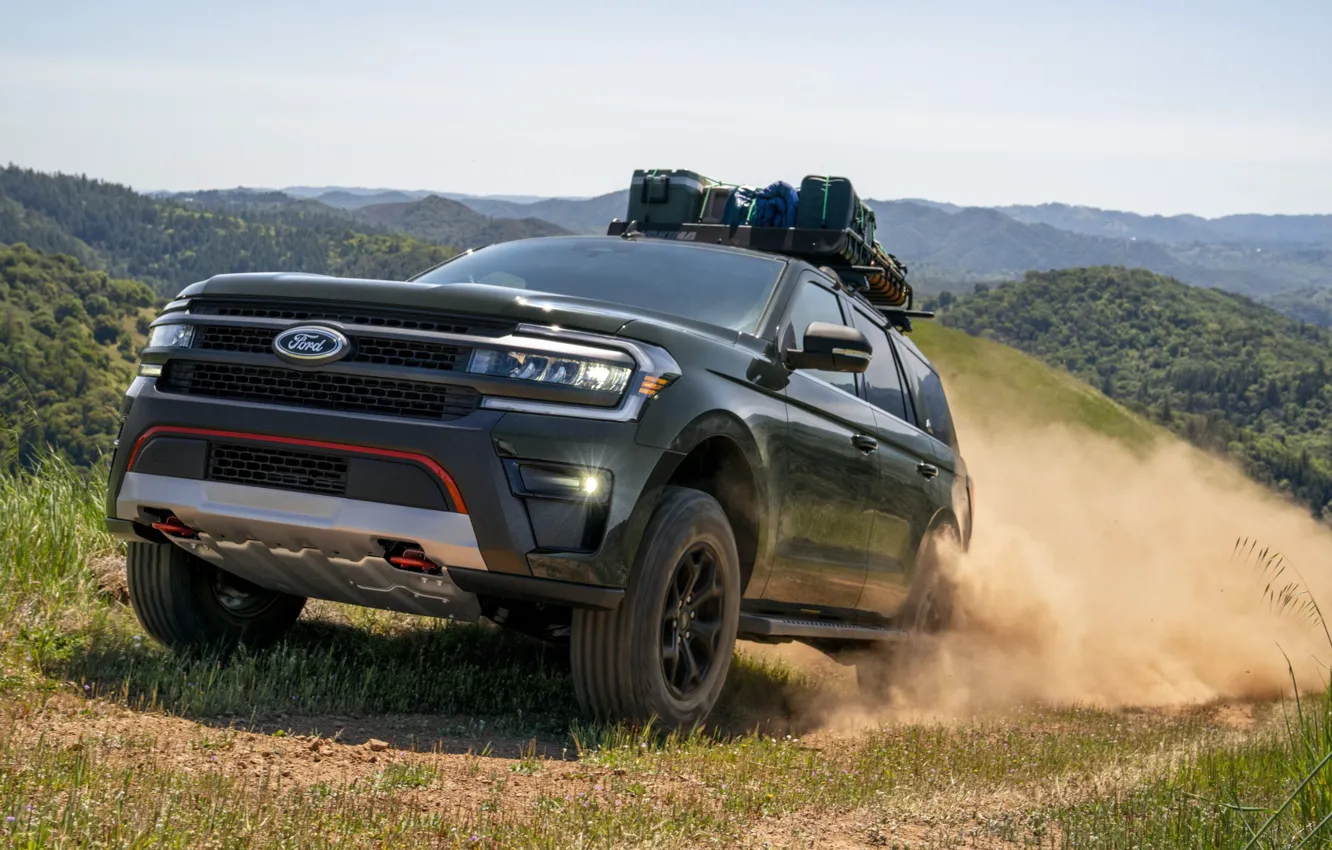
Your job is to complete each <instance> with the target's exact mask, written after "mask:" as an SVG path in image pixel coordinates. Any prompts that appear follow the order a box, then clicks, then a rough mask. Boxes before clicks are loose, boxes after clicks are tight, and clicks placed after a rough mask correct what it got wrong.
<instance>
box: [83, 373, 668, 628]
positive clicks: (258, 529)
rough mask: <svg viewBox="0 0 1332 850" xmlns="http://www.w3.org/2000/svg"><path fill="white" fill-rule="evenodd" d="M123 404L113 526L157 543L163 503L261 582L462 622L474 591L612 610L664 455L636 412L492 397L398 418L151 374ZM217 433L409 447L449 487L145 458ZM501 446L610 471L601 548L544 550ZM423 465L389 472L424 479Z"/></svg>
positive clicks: (405, 452) (510, 453)
mask: <svg viewBox="0 0 1332 850" xmlns="http://www.w3.org/2000/svg"><path fill="white" fill-rule="evenodd" d="M125 412H126V419H125V424H124V427H123V428H122V432H121V438H120V442H119V446H118V449H117V452H116V456H115V459H114V461H113V464H112V469H111V474H110V478H109V481H108V493H107V505H106V508H107V517H108V527H109V528H111V529H112V530H113V531H114V532H116V533H117V534H119V535H120V536H122V537H125V538H127V539H143V538H145V537H146V538H147V539H154V540H159V541H160V540H162V539H163V537H162V536H161V535H159V534H157V533H155V532H153V531H151V530H149V527H150V525H151V523H152V521H153V519H154V517H160V516H161V514H162V513H163V512H167V513H170V514H173V515H174V516H175V517H177V518H178V519H179V520H180V521H182V522H183V523H184V524H185V525H187V526H189V527H190V528H192V529H196V530H198V532H199V534H198V536H197V537H196V538H192V539H184V538H181V537H179V536H173V537H171V538H170V539H172V540H173V542H176V543H177V544H179V545H182V546H185V547H186V548H190V549H192V550H193V551H195V552H196V554H198V555H199V556H200V557H204V558H207V559H209V560H211V561H213V562H214V563H217V564H218V565H219V566H222V567H223V568H225V569H227V570H228V571H231V572H234V573H237V574H238V575H242V576H243V577H245V578H247V579H249V580H250V581H253V582H254V583H256V584H259V585H261V586H266V587H271V588H273V589H276V590H283V591H285V592H289V593H294V594H298V595H302V596H308V597H312V598H319V599H330V600H334V601H342V602H348V603H351V604H358V605H368V606H372V607H382V608H390V609H393V610H404V611H408V612H410V613H421V614H429V615H432V616H452V617H457V618H464V619H465V618H471V617H472V616H473V615H474V614H475V612H476V599H475V597H476V596H477V595H491V596H497V597H501V598H515V599H529V600H538V601H550V602H555V603H559V604H568V605H577V606H581V607H594V608H610V607H614V605H615V604H616V603H617V602H618V598H619V596H620V594H621V590H620V589H621V588H622V587H623V586H624V585H625V584H626V583H627V579H628V564H629V563H630V562H631V559H632V552H631V551H630V550H631V549H632V547H633V545H635V542H636V541H635V540H634V536H633V534H632V533H627V530H628V529H633V528H637V527H639V526H641V524H642V522H641V517H642V516H643V515H644V505H643V504H642V500H643V499H644V498H645V497H647V496H646V494H649V493H650V491H651V489H652V485H653V483H654V482H653V480H652V479H653V474H654V470H656V469H657V468H658V466H659V462H660V460H661V459H662V455H663V450H662V449H660V448H653V447H647V446H641V445H638V444H637V442H636V441H635V433H636V427H637V426H636V425H635V424H634V423H630V422H607V421H593V420H580V419H575V418H571V417H558V416H549V415H537V414H526V413H514V412H509V413H505V412H502V411H495V410H487V409H479V410H477V411H475V412H473V413H471V414H469V415H467V416H464V417H461V418H458V419H454V420H450V421H443V422H430V421H420V420H402V419H394V418H391V417H382V416H370V415H361V414H349V413H344V412H325V411H319V410H309V409H302V408H286V407H279V406H275V405H257V404H237V403H234V402H222V401H215V400H211V399H201V398H196V397H181V396H179V395H175V394H170V393H160V392H158V391H157V390H156V388H155V386H154V383H153V381H152V380H151V379H146V378H140V379H137V380H136V381H135V382H134V384H133V385H132V387H131V388H130V392H129V394H128V395H127V398H126V407H125ZM223 430H225V431H226V432H228V433H231V434H233V435H235V434H240V435H242V436H243V437H244V438H247V439H252V440H254V441H255V442H256V443H257V444H263V443H264V442H265V441H266V440H277V441H285V442H287V443H294V442H297V441H301V442H307V443H308V442H316V441H317V442H318V443H319V444H320V445H341V446H346V447H363V448H364V449H365V451H366V452H367V453H372V454H373V455H374V457H375V458H381V456H383V455H392V456H399V455H400V456H402V457H405V458H409V459H410V458H418V459H420V460H421V463H420V464H418V466H421V465H427V466H437V468H438V469H439V470H440V471H441V472H444V477H445V478H447V480H448V482H450V485H451V486H450V487H449V488H448V491H447V492H446V493H445V495H444V496H443V497H441V498H442V503H441V504H440V505H431V506H429V507H421V506H413V504H417V505H424V504H427V502H425V501H423V499H424V497H422V498H421V499H408V498H405V497H403V498H397V496H399V495H401V494H393V495H383V494H384V492H385V487H384V486H382V483H381V484H380V485H377V486H374V487H369V488H367V487H365V486H361V487H360V488H359V489H358V491H357V492H356V493H352V492H350V491H349V492H348V493H347V494H346V495H345V496H330V495H322V494H318V493H310V492H294V491H291V490H287V489H274V488H272V487H267V486H249V485H245V484H238V483H229V482H224V481H217V480H208V473H207V472H206V471H205V470H203V469H202V468H201V467H199V466H198V465H196V464H193V463H191V462H175V461H173V460H170V459H171V458H185V457H190V456H191V455H190V454H189V452H185V453H183V454H181V453H178V454H176V455H164V454H163V453H161V452H159V453H158V455H159V459H158V461H157V462H156V463H149V464H146V466H145V463H146V462H145V460H144V458H145V457H146V456H147V455H148V454H150V452H148V451H147V446H146V444H151V443H152V442H153V440H155V439H159V438H160V439H167V440H172V439H195V440H202V441H207V440H209V439H211V438H210V437H209V436H208V434H209V433H217V432H219V431H223ZM157 432H160V433H157ZM177 448H179V447H177ZM352 455H353V456H354V455H355V452H354V451H353V452H352ZM201 456H202V455H201ZM161 457H167V458H168V462H167V463H165V464H164V463H163V462H162V461H161ZM505 458H515V459H521V460H536V461H545V462H551V463H561V464H569V465H586V466H588V467H595V468H600V469H608V470H610V471H611V472H612V476H613V485H612V491H611V494H610V498H609V501H608V502H607V503H606V505H605V506H604V508H603V509H602V510H603V511H604V515H603V518H602V519H603V521H604V532H603V533H601V534H600V535H599V537H600V539H599V545H597V546H596V547H595V548H592V549H588V550H586V551H569V550H557V549H552V548H550V547H549V546H547V547H546V548H543V547H542V545H541V543H542V541H543V540H545V541H547V542H548V541H549V540H551V539H554V537H558V536H559V535H555V536H554V537H552V534H551V532H550V531H549V529H548V528H545V527H543V526H542V523H543V522H545V523H549V522H550V519H549V514H550V512H549V511H548V510H547V509H546V507H547V506H544V505H543V506H541V510H540V511H536V510H533V509H532V505H531V500H525V499H524V498H521V497H519V496H516V495H514V493H513V491H512V487H511V484H510V479H509V477H508V476H507V475H506V472H505V467H504V460H505ZM131 459H133V464H134V465H133V467H130V463H131ZM191 467H193V468H191ZM145 468H146V469H147V471H143V470H144V469H145ZM403 470H404V472H407V470H406V468H405V467H404V468H403ZM380 475H381V477H382V475H383V473H382V470H381V472H380ZM417 478H420V476H419V475H417V476H416V477H415V478H413V477H412V476H410V475H404V477H403V478H401V479H397V478H394V479H391V481H393V482H397V481H399V480H400V481H402V482H403V487H402V488H399V489H404V490H405V489H411V488H416V489H417V490H419V489H420V482H419V481H418V480H417ZM409 483H410V487H409V486H408V484H409ZM390 489H392V488H390ZM376 493H378V494H381V495H379V496H377V495H375V494H376ZM367 495H368V496H369V498H367ZM352 496H359V498H352ZM381 496H382V498H381ZM393 501H396V502H397V503H391V502H393ZM404 502H406V503H404ZM649 507H650V506H649ZM543 512H544V513H543ZM543 517H546V518H545V519H543ZM534 522H535V523H536V525H535V526H534ZM385 540H410V541H413V542H415V543H417V544H419V546H420V547H421V549H422V550H423V551H424V552H425V554H426V555H427V556H428V557H429V558H430V559H431V560H432V561H434V562H435V563H437V564H439V565H441V566H442V567H443V568H444V569H443V570H442V571H436V572H437V573H439V574H436V575H429V574H424V573H412V572H408V571H406V570H403V569H399V568H397V567H394V566H392V565H390V564H389V563H388V561H387V560H386V558H385V554H386V553H385V549H384V546H383V544H382V541H385ZM534 566H535V569H534Z"/></svg>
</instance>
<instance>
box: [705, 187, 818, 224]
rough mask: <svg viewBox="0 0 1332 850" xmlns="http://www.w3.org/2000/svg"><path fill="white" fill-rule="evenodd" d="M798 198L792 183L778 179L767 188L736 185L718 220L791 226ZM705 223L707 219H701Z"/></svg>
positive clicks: (794, 218)
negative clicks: (704, 220)
mask: <svg viewBox="0 0 1332 850" xmlns="http://www.w3.org/2000/svg"><path fill="white" fill-rule="evenodd" d="M799 200H800V196H799V194H797V192H796V190H795V187H794V186H792V185H791V184H790V183H786V182H784V181H782V180H778V181H777V182H776V183H773V184H771V185H769V186H768V187H767V188H766V189H762V190H760V189H755V188H754V187H752V186H737V187H735V189H734V190H733V191H732V192H731V197H730V199H729V200H728V201H727V203H726V209H725V211H723V213H722V218H721V222H720V223H721V224H729V225H732V226H736V225H741V224H747V225H749V226H750V227H794V226H795V221H796V207H797V204H798V202H799ZM701 223H706V222H701Z"/></svg>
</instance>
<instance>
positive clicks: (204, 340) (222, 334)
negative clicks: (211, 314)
mask: <svg viewBox="0 0 1332 850" xmlns="http://www.w3.org/2000/svg"><path fill="white" fill-rule="evenodd" d="M277 335H278V332H277V331H276V330H273V329H272V328H231V327H227V326H226V325H195V326H194V348H201V349H204V350H206V351H239V352H241V353H243V354H272V353H273V337H275V336H277Z"/></svg>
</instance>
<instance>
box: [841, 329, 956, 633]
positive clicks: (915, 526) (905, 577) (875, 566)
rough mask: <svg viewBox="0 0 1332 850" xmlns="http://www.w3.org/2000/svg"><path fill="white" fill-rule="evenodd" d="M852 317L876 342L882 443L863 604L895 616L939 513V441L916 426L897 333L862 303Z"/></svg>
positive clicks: (869, 395)
mask: <svg viewBox="0 0 1332 850" xmlns="http://www.w3.org/2000/svg"><path fill="white" fill-rule="evenodd" d="M852 321H853V323H854V324H855V326H856V327H857V328H859V329H860V332H861V333H863V334H865V336H866V337H868V338H869V340H870V344H871V345H873V346H874V356H873V357H872V359H871V360H870V365H869V368H868V369H866V370H865V374H864V375H863V376H862V378H863V380H862V385H863V386H862V391H863V393H864V395H865V399H866V400H867V401H868V402H869V403H870V404H871V405H872V406H873V408H874V419H875V434H874V435H875V437H876V438H877V439H878V441H879V450H878V452H877V453H876V454H877V456H878V460H879V480H878V482H877V484H876V488H875V494H874V501H873V508H872V510H873V520H872V523H871V533H870V543H869V547H868V548H869V554H868V558H867V562H866V566H867V577H866V580H865V590H864V593H863V594H862V595H861V598H860V600H859V603H858V605H857V607H859V608H862V609H864V610H867V611H874V612H876V613H880V614H883V615H885V616H891V615H892V614H893V613H894V612H895V611H896V610H897V609H898V607H899V606H900V605H901V603H902V601H903V600H904V599H905V598H906V594H907V591H908V590H909V589H910V587H911V580H912V577H913V575H914V570H913V565H914V563H915V557H916V551H917V549H918V548H919V546H920V541H921V539H922V538H923V536H924V534H925V529H926V528H927V527H928V525H929V522H930V519H931V517H932V516H933V514H934V506H935V502H934V500H933V498H932V494H931V492H930V489H931V484H930V481H931V479H929V478H927V477H926V474H928V473H929V470H930V467H931V466H932V465H933V464H934V463H935V461H936V457H935V452H934V447H933V443H934V441H933V440H932V439H930V437H929V436H928V435H927V434H925V433H924V432H922V430H921V429H920V428H919V427H917V426H916V425H915V424H913V421H912V400H911V397H910V394H909V393H908V392H907V389H906V385H905V381H904V374H903V371H902V365H903V364H902V363H901V362H900V359H899V357H898V353H897V351H896V346H895V345H894V344H893V341H892V337H893V334H894V332H893V331H890V330H888V329H887V328H886V327H885V325H884V323H883V322H882V320H881V319H875V318H871V316H870V315H869V313H868V312H866V311H865V310H863V309H862V308H860V307H859V306H853V307H852ZM923 473H924V474H923Z"/></svg>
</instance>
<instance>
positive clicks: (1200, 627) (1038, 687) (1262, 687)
mask: <svg viewBox="0 0 1332 850" xmlns="http://www.w3.org/2000/svg"><path fill="white" fill-rule="evenodd" d="M960 418H961V419H962V421H961V422H960V426H961V427H960V428H959V432H960V433H961V434H962V435H964V436H965V444H964V445H963V451H964V453H965V456H966V458H967V462H968V464H969V467H970V470H971V472H972V474H973V476H974V478H975V479H976V502H977V519H976V527H975V532H974V536H973V539H972V545H971V550H970V552H968V553H967V554H965V555H960V556H958V557H957V558H956V559H955V560H954V559H950V566H949V568H948V569H949V571H950V572H952V573H953V575H954V578H955V581H956V586H957V600H956V604H957V606H958V611H957V618H958V622H957V624H956V626H955V629H954V630H952V631H951V632H950V633H948V634H946V635H944V636H942V637H940V638H938V639H936V640H930V641H926V642H923V643H921V644H919V645H916V646H913V647H910V649H911V651H909V652H905V653H902V654H901V657H899V658H897V659H896V660H895V661H894V662H893V667H894V670H893V675H892V681H893V685H892V686H891V688H890V690H889V693H888V694H887V695H886V696H887V699H886V701H885V703H884V704H882V705H881V706H880V709H881V712H882V711H887V712H893V713H906V714H916V713H927V714H931V715H952V716H959V715H967V714H971V713H975V712H977V711H988V710H994V709H1002V708H1003V707H1004V706H1009V705H1013V704H1016V703H1023V702H1033V701H1039V702H1045V703H1057V704H1070V703H1071V704H1093V705H1098V706H1103V707H1123V706H1128V705H1136V706H1168V705H1177V704H1189V703H1199V702H1207V701H1210V700H1215V699H1244V698H1265V697H1274V696H1277V695H1279V694H1282V693H1286V694H1289V693H1290V692H1291V690H1292V683H1291V672H1290V667H1289V666H1288V663H1289V665H1291V666H1293V668H1294V671H1295V676H1296V681H1297V682H1298V684H1299V687H1300V689H1301V691H1308V690H1310V689H1319V688H1321V687H1323V686H1324V685H1325V680H1324V679H1323V678H1322V676H1323V675H1324V674H1325V671H1326V667H1325V666H1324V664H1325V663H1326V661H1327V660H1328V657H1329V655H1332V649H1330V648H1329V646H1328V643H1327V639H1326V637H1325V636H1324V635H1323V632H1322V630H1321V629H1320V628H1318V627H1317V626H1315V625H1313V624H1312V623H1311V622H1310V621H1309V620H1308V619H1307V618H1304V619H1302V618H1300V617H1298V616H1295V615H1293V614H1291V613H1285V614H1280V613H1277V612H1275V611H1274V610H1273V606H1272V604H1271V603H1270V601H1268V600H1265V598H1264V587H1265V584H1266V578H1265V576H1264V575H1263V574H1262V573H1261V572H1260V571H1259V570H1257V569H1255V567H1254V566H1253V559H1252V558H1250V559H1247V560H1246V559H1244V558H1241V557H1232V554H1233V550H1234V547H1235V544H1236V541H1237V539H1239V538H1245V537H1247V538H1251V539H1255V540H1257V541H1258V542H1259V544H1260V547H1261V546H1270V547H1272V548H1274V549H1276V550H1278V551H1280V552H1281V554H1282V555H1284V556H1285V558H1286V560H1287V562H1288V563H1289V564H1290V567H1289V568H1288V569H1287V572H1286V574H1285V577H1284V580H1285V581H1290V580H1296V576H1295V570H1298V571H1299V573H1300V575H1301V577H1302V579H1303V582H1304V585H1305V586H1306V587H1307V588H1308V590H1309V591H1310V592H1311V593H1312V595H1313V596H1314V598H1316V599H1319V600H1326V599H1328V598H1329V596H1328V594H1327V592H1326V591H1328V590H1332V573H1330V571H1329V570H1328V565H1329V560H1330V558H1329V556H1330V555H1332V530H1329V529H1328V528H1327V527H1325V526H1322V525H1320V524H1318V523H1317V522H1315V521H1314V520H1313V519H1312V518H1311V517H1310V516H1309V514H1308V512H1307V511H1306V510H1304V509H1303V508H1302V507H1299V506H1296V505H1292V504H1290V503H1288V502H1285V501H1283V500H1281V499H1280V498H1279V497H1277V496H1275V495H1273V494H1271V493H1269V492H1268V491H1266V490H1265V489H1263V488H1261V487H1259V486H1258V485H1256V484H1254V483H1252V482H1251V481H1249V480H1248V479H1247V478H1245V477H1244V476H1243V475H1242V474H1241V473H1240V472H1239V471H1237V470H1236V469H1234V468H1232V467H1231V466H1229V465H1228V464H1226V463H1223V462H1222V461H1220V460H1218V459H1216V458H1214V457H1211V456H1207V455H1204V454H1203V453H1202V452H1199V451H1197V450H1195V449H1193V448H1191V447H1189V446H1187V445H1185V444H1182V443H1179V442H1176V441H1170V440H1161V441H1160V442H1159V444H1157V445H1156V447H1155V448H1153V449H1150V450H1147V451H1146V452H1145V453H1139V454H1134V453H1133V452H1132V451H1130V450H1129V449H1127V448H1125V447H1124V446H1123V445H1122V444H1120V443H1117V442H1115V441H1113V440H1111V439H1109V438H1106V437H1103V436H1100V435H1097V434H1092V433H1090V432H1086V431H1077V430H1072V429H1068V428H1063V427H1056V428H1050V427H1046V428H1036V429H1033V428H1016V427H1013V428H1010V429H1008V430H995V423H994V422H993V420H991V421H989V422H986V424H985V427H983V428H982V427H968V423H967V421H966V414H965V411H961V417H960ZM1283 583H1284V581H1283ZM1326 610H1328V612H1329V614H1330V615H1332V609H1326Z"/></svg>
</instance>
